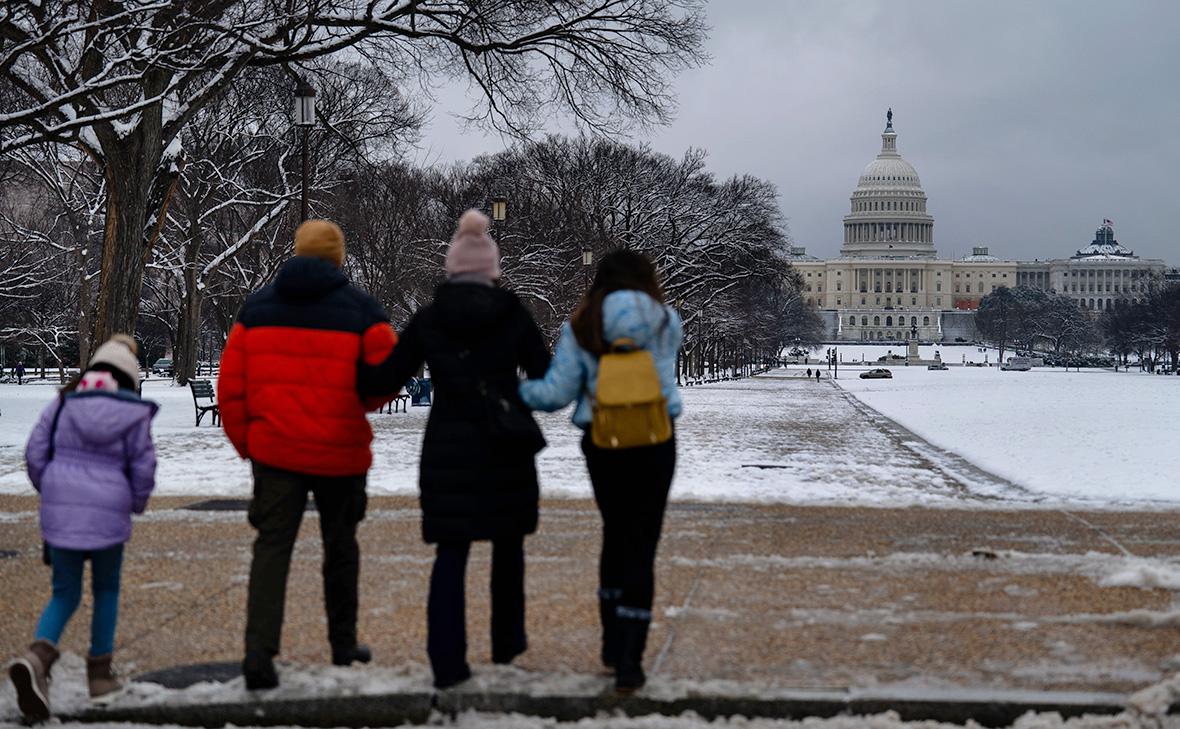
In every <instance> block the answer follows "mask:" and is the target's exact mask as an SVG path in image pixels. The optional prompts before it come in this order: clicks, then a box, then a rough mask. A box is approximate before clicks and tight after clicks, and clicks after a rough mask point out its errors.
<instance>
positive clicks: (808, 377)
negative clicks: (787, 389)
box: [807, 367, 811, 380]
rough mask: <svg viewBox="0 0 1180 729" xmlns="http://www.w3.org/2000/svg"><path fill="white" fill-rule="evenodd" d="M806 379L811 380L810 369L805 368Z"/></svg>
mask: <svg viewBox="0 0 1180 729" xmlns="http://www.w3.org/2000/svg"><path fill="white" fill-rule="evenodd" d="M807 379H809V380H810V379H811V368H810V367H808V368H807Z"/></svg>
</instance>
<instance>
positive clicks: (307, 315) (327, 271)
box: [217, 256, 397, 476]
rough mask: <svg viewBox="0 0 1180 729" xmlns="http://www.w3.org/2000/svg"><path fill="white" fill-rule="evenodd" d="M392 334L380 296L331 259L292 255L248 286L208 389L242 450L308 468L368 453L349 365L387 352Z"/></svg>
mask: <svg viewBox="0 0 1180 729" xmlns="http://www.w3.org/2000/svg"><path fill="white" fill-rule="evenodd" d="M396 344H397V334H395V333H394V331H393V327H391V326H390V324H389V318H388V317H386V316H385V312H384V311H382V309H381V306H380V304H378V303H377V301H376V300H375V299H373V297H371V296H369V295H368V294H366V293H364V292H362V291H360V290H359V289H356V288H355V287H353V286H352V285H350V284H349V283H348V279H347V278H346V277H345V276H344V274H343V273H341V272H340V270H339V269H337V268H336V266H334V265H333V264H332V263H330V262H328V261H324V260H321V259H318V258H310V257H303V256H296V257H295V258H292V259H291V260H290V261H288V262H287V263H286V264H284V265H283V267H282V269H280V271H279V274H278V276H277V277H276V278H275V282H274V283H273V284H271V285H269V286H266V287H264V288H262V289H260V290H259V291H256V292H255V293H253V294H251V295H250V297H249V298H247V299H246V303H245V304H243V305H242V309H241V311H240V312H238V318H237V321H236V322H235V323H234V326H233V329H232V330H231V331H230V335H229V339H228V341H226V343H225V351H224V352H223V353H222V356H221V374H220V376H219V377H218V381H217V397H218V402H219V404H220V406H221V419H222V423H223V424H224V426H225V433H226V435H227V436H229V439H230V441H231V442H233V444H234V448H236V449H237V451H238V453H239V454H240V455H241V456H242V458H249V459H251V460H254V461H257V462H258V463H262V464H264V465H267V466H271V467H273V468H280V469H283V470H287V471H295V472H297V473H306V474H312V475H316V476H357V475H361V474H363V473H365V472H367V471H368V470H369V466H370V465H371V464H372V462H373V454H372V451H370V450H369V445H370V443H371V442H372V440H373V431H372V429H371V428H370V427H369V421H368V419H367V418H366V417H365V411H366V410H376V409H377V407H378V406H379V405H380V404H381V400H380V399H367V400H366V399H364V398H362V397H361V395H360V394H359V393H358V390H357V368H358V367H359V366H360V365H361V364H362V363H364V364H368V365H377V364H380V363H381V362H383V361H384V360H385V359H387V358H388V357H389V356H390V354H391V353H392V351H393V348H394V346H395V345H396Z"/></svg>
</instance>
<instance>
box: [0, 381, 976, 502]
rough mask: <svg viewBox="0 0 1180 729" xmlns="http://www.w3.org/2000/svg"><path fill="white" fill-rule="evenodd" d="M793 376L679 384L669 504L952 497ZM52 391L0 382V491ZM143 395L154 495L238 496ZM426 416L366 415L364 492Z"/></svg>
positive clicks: (221, 441)
mask: <svg viewBox="0 0 1180 729" xmlns="http://www.w3.org/2000/svg"><path fill="white" fill-rule="evenodd" d="M801 375H802V371H799V372H797V373H796V372H780V373H778V375H777V376H769V377H760V378H756V379H753V380H744V381H740V382H726V383H717V384H714V385H708V386H700V387H691V388H685V389H684V390H683V397H684V400H685V413H684V416H683V417H681V418H680V419H679V420H678V422H677V439H678V445H679V448H678V452H677V458H678V463H677V476H676V481H675V483H674V485H673V498H676V499H694V500H737V501H777V502H791V503H850V502H858V503H865V504H869V503H872V504H891V505H905V504H916V503H922V504H947V503H951V502H953V503H957V502H958V501H960V500H961V498H962V495H963V494H962V489H961V488H959V487H958V485H957V483H955V482H953V480H952V479H950V478H948V477H947V476H945V475H943V474H941V473H939V472H937V471H933V470H931V469H930V466H929V463H928V461H926V460H924V459H923V458H922V457H919V456H917V455H915V454H914V453H913V452H911V451H910V450H908V449H905V448H897V447H895V446H896V445H897V444H896V442H895V440H894V439H892V438H891V437H889V436H888V435H887V434H885V433H883V432H881V431H880V429H878V428H876V427H874V426H872V425H871V424H868V423H865V422H864V419H863V417H861V415H860V414H859V412H858V411H857V410H856V408H854V407H853V406H852V405H851V403H849V402H847V401H846V399H845V397H844V396H843V395H842V394H841V393H840V391H838V390H835V389H833V388H831V387H830V386H828V385H826V384H816V383H814V382H810V381H806V380H805V378H803V377H802V376H801ZM54 392H55V390H54V388H53V387H51V386H48V385H25V386H23V387H17V386H15V385H0V408H2V409H3V411H4V415H3V416H2V417H0V493H28V492H29V485H28V479H27V477H26V476H25V473H24V466H23V447H24V443H25V441H26V439H27V437H28V432H29V430H30V429H31V428H32V424H33V422H34V421H35V419H36V417H37V415H38V413H39V412H40V411H41V409H42V408H44V407H45V406H46V404H47V403H49V402H51V401H52V399H53V397H54ZM144 395H145V397H147V398H149V399H152V400H154V401H156V402H158V403H160V405H161V410H160V413H159V415H158V416H157V418H156V421H155V423H154V425H153V432H154V436H155V440H156V447H157V451H158V453H159V472H158V487H157V492H156V493H157V494H161V495H202V496H223V497H238V498H245V497H248V496H249V495H250V471H249V468H248V466H247V464H245V463H243V462H242V461H241V460H240V459H238V457H237V454H236V453H235V452H234V450H233V448H232V447H231V446H230V444H229V442H228V441H227V440H226V438H225V435H224V433H223V432H222V430H221V428H214V427H212V426H210V425H209V423H208V419H206V421H205V424H203V425H202V426H201V427H200V428H195V427H194V425H193V422H194V421H193V417H194V416H193V405H192V398H191V396H190V394H189V390H188V388H181V387H175V386H171V385H169V384H168V383H167V382H165V381H160V380H157V381H149V382H148V383H147V384H145V386H144ZM428 415H429V409H428V408H414V407H411V408H410V412H409V413H408V414H402V413H398V414H376V415H373V416H371V422H372V424H373V429H374V431H375V434H376V440H375V441H374V447H373V451H374V461H373V468H372V470H371V471H370V474H369V488H370V493H374V494H413V493H416V492H417V483H418V455H419V452H420V450H421V443H422V434H423V429H424V427H425V423H426V418H427V416H428ZM538 418H539V420H540V422H541V425H542V427H543V429H544V431H545V436H546V438H547V439H548V442H549V447H548V448H546V449H545V450H544V451H543V452H542V453H541V454H540V456H539V457H538V459H537V467H538V472H539V475H540V479H541V488H542V494H543V495H545V496H548V497H581V498H589V497H590V496H591V490H590V484H589V479H588V477H587V475H586V469H585V462H584V459H583V457H582V453H581V448H580V440H581V435H582V433H581V431H580V430H578V429H577V428H575V427H573V426H572V425H571V424H570V422H569V409H567V410H565V411H563V412H560V413H552V414H538ZM866 450H867V451H869V452H867V453H866V452H865V451H866ZM878 452H881V453H878Z"/></svg>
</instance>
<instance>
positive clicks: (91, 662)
mask: <svg viewBox="0 0 1180 729" xmlns="http://www.w3.org/2000/svg"><path fill="white" fill-rule="evenodd" d="M86 682H87V683H88V684H90V700H91V701H93V702H94V703H96V704H105V703H107V702H109V701H111V700H112V699H114V698H115V697H116V696H118V695H119V692H120V691H122V690H123V684H122V683H120V682H119V679H117V678H115V672H114V671H112V670H111V654H110V653H108V654H106V655H105V656H88V657H87V658H86Z"/></svg>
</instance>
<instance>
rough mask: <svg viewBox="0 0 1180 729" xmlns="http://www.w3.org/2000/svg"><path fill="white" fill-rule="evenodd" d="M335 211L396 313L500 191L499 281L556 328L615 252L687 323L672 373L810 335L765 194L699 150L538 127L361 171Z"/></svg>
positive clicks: (761, 358)
mask: <svg viewBox="0 0 1180 729" xmlns="http://www.w3.org/2000/svg"><path fill="white" fill-rule="evenodd" d="M341 192H342V194H343V195H344V199H345V200H346V201H347V202H346V204H343V205H341V206H340V207H339V208H338V210H337V216H338V219H339V220H340V221H341V222H342V224H343V225H344V226H345V230H346V232H348V234H349V236H350V240H352V241H355V242H356V243H355V244H350V253H349V266H350V267H351V270H352V272H353V277H354V279H355V280H357V281H358V282H359V283H361V284H362V285H363V286H365V287H366V288H367V289H368V290H369V291H371V292H373V293H374V294H375V295H376V296H377V297H378V299H379V300H380V301H381V302H382V304H384V305H385V306H386V308H387V310H388V311H389V312H390V315H391V317H392V318H393V319H394V321H395V322H404V321H406V320H407V319H408V318H409V315H410V314H411V313H412V312H413V311H414V310H415V309H416V308H417V307H418V306H420V305H422V303H424V302H425V301H427V300H429V298H430V296H431V295H432V293H433V289H434V286H435V285H437V283H438V282H439V281H440V280H441V275H442V260H443V256H444V255H445V250H446V243H447V239H448V237H449V235H450V231H451V229H452V227H453V225H454V221H455V220H456V219H457V218H458V216H459V214H460V213H462V211H463V210H465V209H466V208H469V207H486V206H487V205H488V203H489V201H490V199H491V198H492V197H493V196H504V197H506V198H507V199H508V205H509V215H508V217H507V219H506V220H505V221H503V222H501V223H498V224H496V226H495V228H494V230H493V231H492V232H493V235H494V236H495V237H496V238H497V240H498V241H499V243H500V247H501V252H502V255H503V258H504V261H503V268H504V284H505V285H506V286H508V287H509V288H511V289H512V290H514V291H515V292H517V293H518V294H519V295H520V296H521V297H522V298H523V299H524V300H525V301H526V302H527V303H528V304H529V306H530V308H531V309H532V311H533V313H534V315H535V317H536V318H537V321H538V323H539V324H540V325H541V326H542V328H543V329H544V330H546V331H547V332H549V333H550V335H551V336H556V333H557V330H558V328H559V326H560V324H561V322H562V321H563V320H564V319H565V318H566V317H567V316H568V315H569V312H570V311H571V310H572V308H573V307H574V305H575V304H576V303H577V301H578V300H579V298H580V297H581V295H582V292H583V291H584V290H585V289H586V288H587V286H588V285H589V283H590V276H591V273H592V265H587V262H592V261H593V260H595V259H597V258H600V257H601V256H602V255H603V254H605V253H606V252H608V251H610V250H612V249H615V248H629V249H632V250H639V251H642V252H644V253H646V254H648V255H649V256H651V257H652V259H653V260H654V261H655V262H656V265H657V267H658V269H659V270H660V273H661V275H662V277H663V282H664V286H665V289H666V292H667V296H668V300H669V302H670V303H671V304H672V305H673V306H674V307H676V308H677V309H678V310H679V311H680V313H681V316H682V318H683V319H684V323H685V332H686V337H685V348H684V356H683V357H682V361H681V375H682V378H687V379H696V378H703V377H715V376H718V375H720V374H724V373H725V372H729V373H734V374H736V373H741V372H748V371H749V369H750V368H751V367H752V366H753V363H755V362H758V363H763V362H767V361H770V360H771V359H773V358H774V357H776V356H777V354H778V352H779V351H781V349H782V347H783V345H784V344H785V343H786V342H790V341H794V340H795V338H796V337H798V338H800V340H801V341H806V342H814V341H817V340H818V338H819V334H820V325H819V320H818V317H817V316H816V314H815V313H814V312H813V311H812V309H811V308H810V307H808V306H807V305H806V304H805V303H804V302H803V300H802V298H801V297H800V296H799V292H800V291H801V286H800V281H799V279H798V275H797V273H796V272H795V271H794V270H793V269H792V268H791V267H790V266H789V264H788V263H787V261H786V259H785V256H784V253H785V251H786V248H787V238H786V234H785V231H784V224H783V220H782V218H781V213H780V211H779V205H778V201H777V198H776V192H775V189H774V187H773V185H771V184H770V183H768V182H765V181H763V180H758V179H755V178H752V177H748V176H739V177H734V178H730V179H727V180H718V179H716V178H715V177H714V176H713V175H712V174H710V173H709V172H708V170H707V169H706V167H705V155H704V154H703V153H702V152H700V151H696V150H692V151H689V152H688V153H687V154H686V155H685V156H684V157H682V158H679V159H677V158H673V157H669V156H667V155H663V154H658V153H656V152H653V151H652V150H650V149H648V148H646V147H642V146H630V145H625V144H621V143H617V142H611V141H607V140H604V139H600V138H592V137H585V136H582V137H572V138H571V137H549V138H547V139H545V140H542V141H539V142H536V143H529V144H521V145H518V146H516V147H514V148H511V149H509V150H506V151H504V152H501V153H498V154H494V155H489V156H485V157H481V158H478V159H476V160H475V161H474V162H472V163H470V164H464V165H459V166H456V167H454V168H452V169H449V170H445V171H437V170H435V171H431V170H419V169H413V168H409V167H405V166H400V165H389V166H386V167H384V168H380V169H368V170H366V171H365V173H364V174H362V175H361V176H358V178H357V179H355V180H354V181H353V182H352V183H351V184H350V185H348V186H347V187H346V188H344V189H342V191H341Z"/></svg>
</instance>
